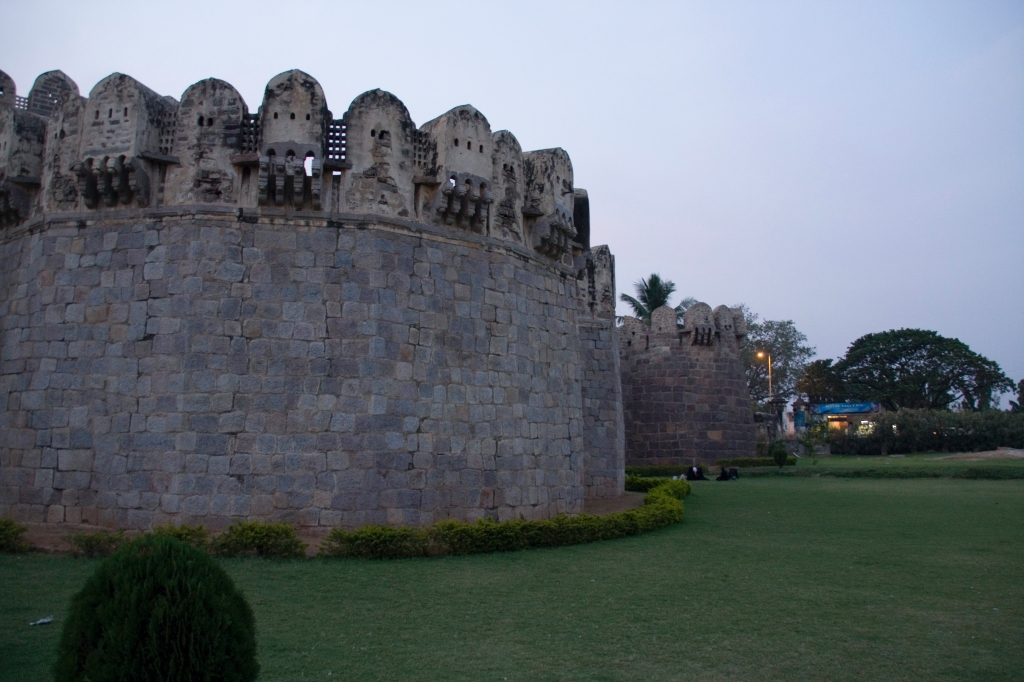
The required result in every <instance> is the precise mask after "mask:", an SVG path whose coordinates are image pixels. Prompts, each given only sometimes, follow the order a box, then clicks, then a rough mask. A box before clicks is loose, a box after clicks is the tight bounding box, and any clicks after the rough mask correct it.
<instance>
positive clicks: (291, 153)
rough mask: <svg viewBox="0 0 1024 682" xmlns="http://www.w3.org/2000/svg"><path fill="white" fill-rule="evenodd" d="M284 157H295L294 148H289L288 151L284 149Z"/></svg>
mask: <svg viewBox="0 0 1024 682" xmlns="http://www.w3.org/2000/svg"><path fill="white" fill-rule="evenodd" d="M284 158H286V159H294V158H295V150H294V149H289V150H288V151H286V152H285V153H284Z"/></svg>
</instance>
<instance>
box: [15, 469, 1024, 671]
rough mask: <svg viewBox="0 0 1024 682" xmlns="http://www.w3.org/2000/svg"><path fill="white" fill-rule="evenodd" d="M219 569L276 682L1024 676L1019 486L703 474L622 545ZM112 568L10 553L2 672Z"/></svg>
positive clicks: (49, 643) (49, 654) (45, 642)
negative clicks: (245, 611)
mask: <svg viewBox="0 0 1024 682" xmlns="http://www.w3.org/2000/svg"><path fill="white" fill-rule="evenodd" d="M819 466H820V465H819ZM222 562H223V565H224V566H225V567H226V568H227V570H228V572H229V573H230V574H231V575H232V576H233V577H234V579H235V580H236V582H237V584H238V586H239V587H241V588H242V590H243V591H244V592H245V594H246V596H247V597H248V599H249V600H250V603H251V604H252V606H253V608H254V610H255V612H256V623H257V637H258V641H259V647H260V659H261V664H262V670H263V673H262V675H261V678H260V679H262V680H303V679H307V680H314V679H342V680H378V679H379V680H440V679H444V680H505V679H507V680H691V679H692V680H696V679H700V680H719V679H721V680H725V679H750V680H762V679H778V680H783V679H785V680H792V679H812V680H814V679H820V680H826V679H827V680H864V679H885V680H919V679H932V680H1018V679H1024V653H1022V649H1021V646H1020V643H1021V642H1022V641H1024V590H1022V589H1021V584H1022V581H1024V482H1022V481H965V480H953V479H923V480H922V479H915V480H860V479H844V478H833V477H822V478H792V479H790V478H774V477H773V478H761V479H752V478H744V479H741V480H740V481H737V482H730V483H718V482H715V481H708V482H697V483H696V484H695V485H694V492H693V494H692V495H691V496H690V497H689V498H688V499H687V507H686V520H684V521H683V523H681V524H678V525H676V526H672V527H670V528H667V529H665V530H661V531H657V532H654V533H651V534H648V535H643V536H638V537H634V538H627V539H623V540H615V541H609V542H600V543H594V544H590V545H581V546H576V547H564V548H557V549H550V550H532V551H526V552H516V553H510V554H493V555H478V556H468V557H449V558H441V559H413V560H402V561H390V562H382V561H359V560H313V561H302V560H294V561H270V560H260V559H230V560H227V559H226V560H222ZM93 566H95V562H92V561H86V560H81V559H78V560H75V559H69V558H63V557H48V556H24V557H16V556H2V557H0V580H2V582H3V585H4V589H3V590H2V591H0V661H2V662H3V663H2V664H0V680H34V679H46V677H47V673H46V671H47V668H48V666H49V664H50V662H51V661H52V660H53V651H54V648H55V645H56V640H57V635H58V633H59V628H60V627H61V624H62V622H63V616H64V610H65V608H66V605H67V602H68V599H69V598H70V595H71V594H72V593H73V592H74V591H75V590H77V589H78V588H79V587H80V586H81V584H82V582H83V581H84V579H85V577H86V576H87V574H88V573H89V572H90V571H91V570H92V568H93ZM49 613H54V615H55V617H56V623H55V624H54V625H51V626H44V627H35V628H29V627H28V626H27V623H28V621H29V620H34V619H35V618H38V617H40V616H43V615H48V614H49Z"/></svg>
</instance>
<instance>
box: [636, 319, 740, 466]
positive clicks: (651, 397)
mask: <svg viewBox="0 0 1024 682" xmlns="http://www.w3.org/2000/svg"><path fill="white" fill-rule="evenodd" d="M621 332H622V333H621V337H620V338H621V344H622V393H623V412H624V419H625V430H626V433H627V434H628V438H627V441H626V464H628V465H634V466H646V465H665V464H671V465H679V464H682V465H689V464H696V463H697V462H710V463H713V462H714V461H715V460H718V459H723V458H731V457H753V456H755V453H756V445H755V442H756V434H755V426H754V419H753V412H752V410H751V407H750V395H749V393H748V391H747V382H746V377H745V375H744V371H743V364H742V361H741V360H740V348H741V344H742V343H744V342H745V340H746V334H747V330H746V322H745V321H744V319H743V313H742V311H741V310H739V309H733V308H728V307H726V306H719V307H717V308H715V309H714V311H712V310H711V308H710V306H708V305H707V304H706V303H696V304H694V305H693V306H691V307H690V308H688V309H687V310H686V313H685V315H684V318H683V324H682V325H681V326H680V325H678V324H677V314H676V311H675V310H673V309H672V308H669V307H668V306H663V307H661V308H658V309H657V310H655V311H654V312H653V313H652V314H651V323H650V324H649V325H648V324H645V323H643V322H642V321H640V320H638V319H636V318H633V317H627V318H625V321H624V324H623V327H622V330H621Z"/></svg>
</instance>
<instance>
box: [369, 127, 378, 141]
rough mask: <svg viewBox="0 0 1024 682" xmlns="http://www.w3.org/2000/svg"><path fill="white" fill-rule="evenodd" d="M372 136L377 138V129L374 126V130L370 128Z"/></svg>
mask: <svg viewBox="0 0 1024 682" xmlns="http://www.w3.org/2000/svg"><path fill="white" fill-rule="evenodd" d="M370 137H372V138H373V139H377V129H376V128H373V129H372V130H370Z"/></svg>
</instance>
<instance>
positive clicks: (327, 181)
mask: <svg viewBox="0 0 1024 682" xmlns="http://www.w3.org/2000/svg"><path fill="white" fill-rule="evenodd" d="M0 172H2V173H3V175H2V176H0V183H2V184H0V211H2V221H3V225H4V226H13V225H17V224H19V223H22V222H24V221H26V220H29V219H30V218H32V217H33V216H36V215H46V214H54V213H75V212H87V213H88V212H94V211H108V210H118V211H125V210H128V209H164V208H170V207H176V206H178V207H195V206H199V207H202V206H233V207H237V208H239V209H242V210H243V211H244V212H245V213H246V214H259V213H261V212H262V211H265V210H267V211H285V212H286V213H288V212H296V211H302V212H313V213H323V214H325V215H326V216H327V217H330V216H331V215H346V216H351V215H370V216H374V217H387V218H394V219H399V220H407V221H414V222H418V223H423V224H426V225H431V226H435V227H438V228H441V229H445V230H451V231H453V232H468V233H473V234H477V235H484V236H488V237H492V238H495V239H498V240H500V241H506V242H510V243H513V244H517V245H520V246H525V247H527V248H530V249H532V250H534V251H535V252H536V253H538V254H540V255H542V256H544V257H546V258H549V259H552V260H555V261H561V262H562V263H563V264H564V265H566V266H571V265H572V258H573V256H574V255H579V254H580V253H582V252H584V251H585V250H586V248H587V245H586V244H585V242H587V241H588V239H589V236H588V234H582V233H581V232H580V231H579V230H578V226H577V222H579V221H580V220H581V214H580V205H581V204H580V202H581V197H582V199H583V201H584V204H585V199H586V192H585V191H583V190H579V189H578V188H576V187H574V185H573V172H572V162H571V161H570V159H569V156H568V154H566V153H565V151H564V150H561V149H545V150H540V151H535V152H523V150H522V148H521V147H520V145H519V142H518V141H517V140H516V138H515V136H513V135H512V133H510V132H508V131H504V130H502V131H497V132H494V131H492V130H491V127H490V124H489V123H488V121H487V118H486V117H485V116H484V115H483V114H482V113H481V112H479V111H477V110H476V109H475V108H473V107H472V106H470V105H462V106H458V107H455V108H454V109H452V110H450V111H448V112H446V113H444V114H442V115H441V116H439V117H437V118H435V119H433V120H431V121H428V122H427V123H425V124H423V125H422V126H419V127H417V125H416V124H415V123H414V122H413V120H412V118H411V117H410V115H409V111H408V110H407V109H406V107H405V105H404V104H402V102H401V101H400V100H399V99H398V98H397V97H395V96H394V95H392V94H390V93H387V92H384V91H382V90H371V91H369V92H366V93H363V94H362V95H360V96H359V97H357V98H356V99H355V100H354V101H353V102H352V103H351V105H350V106H349V107H348V109H347V111H346V112H345V113H344V115H342V116H341V117H340V118H336V117H335V115H334V114H333V113H332V112H331V110H330V109H329V108H328V105H327V100H326V97H325V95H324V92H323V89H322V88H321V87H320V84H319V83H318V82H317V81H316V79H314V78H313V77H312V76H310V75H309V74H306V73H304V72H302V71H298V70H292V71H286V72H284V73H282V74H279V75H278V76H275V77H274V78H273V79H272V80H271V81H270V82H269V83H268V84H267V87H266V90H265V91H264V95H263V101H262V103H261V104H260V106H259V108H258V110H257V111H256V112H255V113H250V111H249V108H248V106H247V105H246V102H245V101H244V99H243V98H242V96H241V95H240V94H239V93H238V91H237V90H235V89H234V88H233V87H232V86H231V85H230V84H229V83H227V82H225V81H222V80H218V79H216V78H209V79H206V80H203V81H200V82H198V83H196V84H194V85H192V86H190V87H189V88H188V89H186V90H185V92H184V93H182V95H181V98H180V100H176V99H174V98H172V97H164V96H161V95H159V94H157V93H156V92H153V91H152V90H150V89H149V88H147V87H146V86H144V85H143V84H141V83H139V82H138V81H136V80H135V79H133V78H131V77H130V76H127V75H124V74H119V73H115V74H112V75H110V76H108V77H107V78H104V79H103V80H102V81H100V82H99V83H98V84H97V85H96V86H95V87H94V88H93V89H92V90H91V91H90V93H89V96H88V97H80V96H79V94H78V87H77V85H75V84H74V82H72V81H71V80H70V79H69V78H67V76H65V75H64V74H63V73H61V72H59V71H53V72H49V73H46V74H43V75H42V76H40V77H39V79H37V81H36V84H35V85H34V87H33V90H32V93H31V94H30V95H29V97H28V98H21V97H18V96H17V93H16V88H15V84H14V82H13V80H11V79H10V78H9V77H8V76H7V75H6V74H3V73H2V72H0ZM582 219H583V220H587V221H589V218H588V217H583V218H582Z"/></svg>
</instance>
